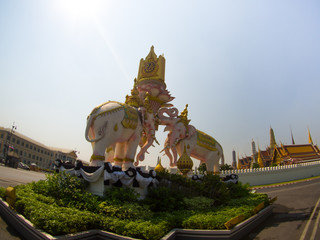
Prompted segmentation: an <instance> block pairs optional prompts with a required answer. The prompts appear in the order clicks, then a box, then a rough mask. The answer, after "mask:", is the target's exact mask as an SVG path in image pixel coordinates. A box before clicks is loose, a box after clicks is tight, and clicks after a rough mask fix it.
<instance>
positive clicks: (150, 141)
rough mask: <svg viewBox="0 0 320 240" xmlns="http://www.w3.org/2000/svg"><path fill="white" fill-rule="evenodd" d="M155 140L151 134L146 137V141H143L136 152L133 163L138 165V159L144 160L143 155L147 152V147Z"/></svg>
mask: <svg viewBox="0 0 320 240" xmlns="http://www.w3.org/2000/svg"><path fill="white" fill-rule="evenodd" d="M154 140H155V137H154V135H151V136H150V137H148V139H147V141H146V142H145V144H144V145H143V146H142V147H141V149H140V151H139V153H138V154H137V157H136V163H135V165H136V166H138V165H139V161H143V160H144V155H145V153H146V152H147V150H148V148H149V147H150V146H151V145H152V144H153V142H154Z"/></svg>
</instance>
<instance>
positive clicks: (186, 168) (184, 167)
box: [177, 146, 193, 175]
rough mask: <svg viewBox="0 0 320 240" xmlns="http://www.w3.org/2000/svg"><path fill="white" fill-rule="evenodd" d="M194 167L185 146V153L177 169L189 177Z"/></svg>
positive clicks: (179, 160)
mask: <svg viewBox="0 0 320 240" xmlns="http://www.w3.org/2000/svg"><path fill="white" fill-rule="evenodd" d="M192 167H193V161H192V159H191V158H190V156H189V155H188V154H187V152H186V146H184V151H183V153H182V155H181V156H180V158H179V159H178V161H177V168H178V169H179V170H180V172H181V173H182V174H183V175H187V174H188V172H190V170H191V169H192Z"/></svg>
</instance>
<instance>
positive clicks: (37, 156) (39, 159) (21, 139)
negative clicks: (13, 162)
mask: <svg viewBox="0 0 320 240" xmlns="http://www.w3.org/2000/svg"><path fill="white" fill-rule="evenodd" d="M11 152H14V153H16V154H17V155H18V156H19V158H20V161H21V162H23V163H25V164H28V165H31V164H32V163H35V164H36V165H37V166H38V167H39V168H42V169H52V167H53V163H54V161H55V160H56V159H58V158H59V159H61V160H62V161H64V162H66V161H71V162H72V163H74V162H75V160H76V159H77V154H76V151H74V150H68V149H61V148H52V147H47V146H45V145H44V144H42V143H39V142H37V141H35V140H33V139H31V138H29V137H26V136H24V135H22V134H21V133H18V132H13V131H12V129H10V128H3V127H0V158H1V159H4V158H6V156H7V155H8V153H11Z"/></svg>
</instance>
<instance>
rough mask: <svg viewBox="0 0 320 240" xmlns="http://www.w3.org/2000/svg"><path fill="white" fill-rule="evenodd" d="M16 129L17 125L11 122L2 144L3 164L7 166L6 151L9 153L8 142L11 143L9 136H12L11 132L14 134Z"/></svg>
mask: <svg viewBox="0 0 320 240" xmlns="http://www.w3.org/2000/svg"><path fill="white" fill-rule="evenodd" d="M16 129H17V126H15V125H14V122H13V124H12V127H11V131H10V132H9V133H8V135H7V139H6V142H5V145H4V149H3V151H4V152H3V155H4V159H5V166H8V153H9V147H10V144H11V137H12V134H14V132H15V130H16Z"/></svg>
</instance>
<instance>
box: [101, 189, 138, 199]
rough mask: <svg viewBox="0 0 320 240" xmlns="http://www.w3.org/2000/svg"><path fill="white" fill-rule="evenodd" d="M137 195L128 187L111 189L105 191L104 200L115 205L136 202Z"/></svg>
mask: <svg viewBox="0 0 320 240" xmlns="http://www.w3.org/2000/svg"><path fill="white" fill-rule="evenodd" d="M139 196H140V195H139V194H138V193H137V192H136V191H135V190H134V189H132V188H129V187H112V188H109V189H107V190H106V191H105V198H106V199H108V200H109V201H113V202H115V203H123V202H129V203H130V202H137V201H138V198H139Z"/></svg>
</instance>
